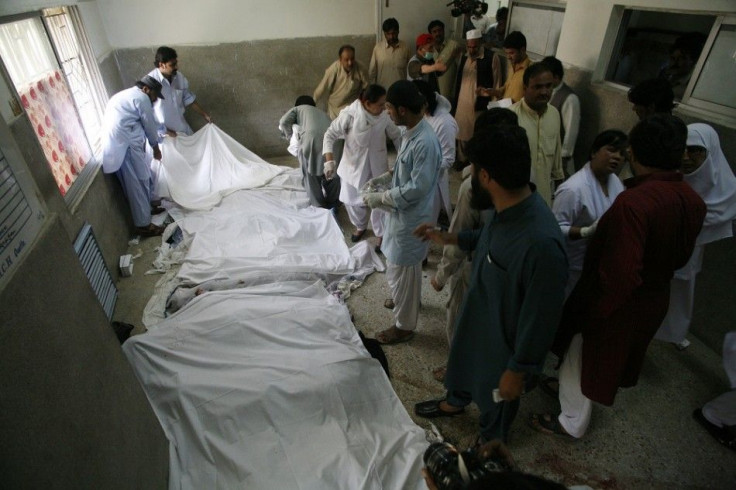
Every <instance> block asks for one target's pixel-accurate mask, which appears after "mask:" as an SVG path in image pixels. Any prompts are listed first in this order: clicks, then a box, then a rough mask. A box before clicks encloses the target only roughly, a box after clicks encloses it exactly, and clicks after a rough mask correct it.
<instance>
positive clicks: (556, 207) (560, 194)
mask: <svg viewBox="0 0 736 490" xmlns="http://www.w3.org/2000/svg"><path fill="white" fill-rule="evenodd" d="M581 208H582V200H581V198H580V194H579V192H576V191H575V190H574V189H572V188H570V187H566V186H561V187H560V188H559V189H557V192H555V199H554V201H552V213H553V214H554V215H555V218H556V219H557V224H558V225H560V230H561V231H562V234H563V236H565V237H566V238H567V237H569V236H570V227H571V226H573V224H574V223H575V221H576V220H577V219H578V216H579V214H580V210H581Z"/></svg>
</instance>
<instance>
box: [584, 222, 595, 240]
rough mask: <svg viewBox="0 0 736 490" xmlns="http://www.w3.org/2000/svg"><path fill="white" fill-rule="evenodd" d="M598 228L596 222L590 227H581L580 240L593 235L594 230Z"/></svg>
mask: <svg viewBox="0 0 736 490" xmlns="http://www.w3.org/2000/svg"><path fill="white" fill-rule="evenodd" d="M597 228H598V220H595V221H594V222H593V224H592V225H590V226H583V227H581V228H580V236H581V237H582V238H588V237H591V236H593V235H594V234H595V230H596V229H597Z"/></svg>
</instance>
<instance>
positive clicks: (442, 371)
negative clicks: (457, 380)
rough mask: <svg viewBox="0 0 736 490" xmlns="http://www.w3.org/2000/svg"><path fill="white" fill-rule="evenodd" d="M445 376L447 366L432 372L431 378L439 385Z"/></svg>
mask: <svg viewBox="0 0 736 490" xmlns="http://www.w3.org/2000/svg"><path fill="white" fill-rule="evenodd" d="M445 374H447V366H440V367H438V368H434V369H433V370H432V377H433V378H434V379H436V380H437V381H439V382H440V383H442V382H444V381H445Z"/></svg>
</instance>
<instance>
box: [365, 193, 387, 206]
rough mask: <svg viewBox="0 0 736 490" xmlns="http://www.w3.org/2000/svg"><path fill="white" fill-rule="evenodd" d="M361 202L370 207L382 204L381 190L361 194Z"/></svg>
mask: <svg viewBox="0 0 736 490" xmlns="http://www.w3.org/2000/svg"><path fill="white" fill-rule="evenodd" d="M363 203H364V204H365V205H366V206H368V207H369V208H371V209H374V208H377V207H380V206H382V205H383V192H368V193H366V194H363Z"/></svg>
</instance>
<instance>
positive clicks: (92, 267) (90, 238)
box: [74, 223, 118, 319]
mask: <svg viewBox="0 0 736 490" xmlns="http://www.w3.org/2000/svg"><path fill="white" fill-rule="evenodd" d="M74 251H76V252H77V255H78V256H79V261H80V262H81V263H82V268H83V269H84V273H85V274H87V279H89V283H90V285H92V289H93V290H94V292H95V294H96V295H97V299H98V300H99V301H100V305H102V309H103V310H105V314H106V315H107V318H108V319H112V312H113V310H114V309H115V302H116V301H117V299H118V289H117V288H116V287H115V283H114V282H113V280H112V276H111V275H110V271H109V270H107V266H106V265H105V260H104V258H103V257H102V252H101V251H100V247H99V246H98V245H97V240H96V239H95V235H94V233H93V232H92V225H90V224H89V223H85V224H84V226H83V227H82V231H80V232H79V235H77V239H76V240H75V241H74Z"/></svg>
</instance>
